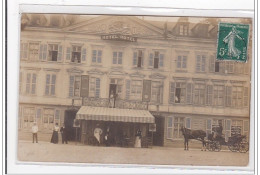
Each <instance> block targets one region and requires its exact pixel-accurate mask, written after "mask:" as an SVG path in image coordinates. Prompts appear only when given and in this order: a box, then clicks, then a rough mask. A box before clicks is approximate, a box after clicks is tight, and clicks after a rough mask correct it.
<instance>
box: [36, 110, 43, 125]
mask: <svg viewBox="0 0 260 175" xmlns="http://www.w3.org/2000/svg"><path fill="white" fill-rule="evenodd" d="M41 117H42V110H41V109H37V110H36V121H37V123H41Z"/></svg>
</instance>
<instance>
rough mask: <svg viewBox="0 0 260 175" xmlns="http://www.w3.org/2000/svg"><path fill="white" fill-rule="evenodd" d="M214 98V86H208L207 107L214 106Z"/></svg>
mask: <svg viewBox="0 0 260 175" xmlns="http://www.w3.org/2000/svg"><path fill="white" fill-rule="evenodd" d="M212 98H213V86H212V85H208V86H207V98H206V104H207V105H212V104H213V102H212Z"/></svg>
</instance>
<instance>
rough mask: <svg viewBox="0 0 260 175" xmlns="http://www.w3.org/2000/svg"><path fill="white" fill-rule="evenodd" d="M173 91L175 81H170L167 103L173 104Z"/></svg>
mask: <svg viewBox="0 0 260 175" xmlns="http://www.w3.org/2000/svg"><path fill="white" fill-rule="evenodd" d="M174 91H175V83H174V82H170V92H169V95H170V96H169V103H170V104H174V99H175V97H174Z"/></svg>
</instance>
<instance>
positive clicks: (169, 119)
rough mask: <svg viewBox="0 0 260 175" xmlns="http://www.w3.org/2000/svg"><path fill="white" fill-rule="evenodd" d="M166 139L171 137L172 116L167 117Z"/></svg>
mask: <svg viewBox="0 0 260 175" xmlns="http://www.w3.org/2000/svg"><path fill="white" fill-rule="evenodd" d="M167 139H173V117H168V118H167Z"/></svg>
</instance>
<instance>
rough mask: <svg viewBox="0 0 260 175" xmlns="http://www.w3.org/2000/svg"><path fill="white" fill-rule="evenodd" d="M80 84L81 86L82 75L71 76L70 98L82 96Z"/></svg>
mask: <svg viewBox="0 0 260 175" xmlns="http://www.w3.org/2000/svg"><path fill="white" fill-rule="evenodd" d="M80 84H81V76H80V75H71V76H70V87H69V96H70V97H79V96H80Z"/></svg>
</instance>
